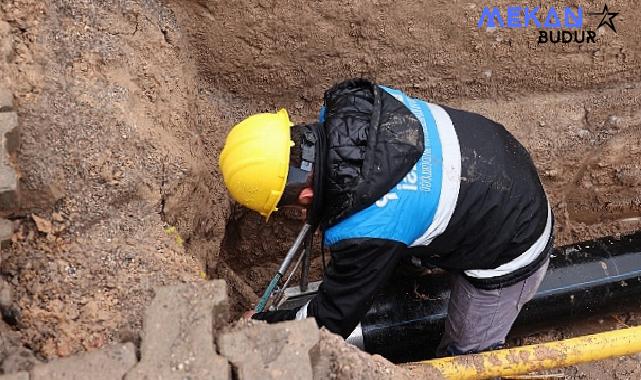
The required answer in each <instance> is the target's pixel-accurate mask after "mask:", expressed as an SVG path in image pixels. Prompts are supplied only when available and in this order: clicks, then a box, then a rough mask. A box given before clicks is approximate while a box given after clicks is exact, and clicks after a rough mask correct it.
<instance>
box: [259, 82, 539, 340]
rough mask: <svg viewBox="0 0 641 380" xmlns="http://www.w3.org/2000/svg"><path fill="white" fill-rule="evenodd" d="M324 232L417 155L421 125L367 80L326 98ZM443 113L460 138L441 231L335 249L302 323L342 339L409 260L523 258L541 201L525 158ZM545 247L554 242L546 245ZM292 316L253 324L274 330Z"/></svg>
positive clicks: (366, 202)
mask: <svg viewBox="0 0 641 380" xmlns="http://www.w3.org/2000/svg"><path fill="white" fill-rule="evenodd" d="M324 101H325V104H324V106H325V109H326V111H325V121H324V123H323V125H322V128H323V129H324V139H325V141H324V145H325V148H324V150H325V153H326V154H325V155H324V156H323V157H322V168H323V175H322V178H323V181H322V192H323V194H322V197H319V199H322V205H321V207H320V210H321V211H320V215H321V217H320V219H321V226H322V227H328V226H332V225H334V224H336V223H340V221H341V220H343V219H344V218H346V217H348V216H350V215H352V214H353V213H355V212H358V211H360V210H362V209H364V208H366V207H368V206H370V205H371V204H373V203H374V202H375V201H376V200H378V199H380V198H381V197H382V196H383V195H385V194H386V193H387V192H388V191H389V190H390V189H391V188H393V187H394V186H395V185H396V184H397V183H398V182H399V181H400V180H401V179H403V177H404V176H405V175H406V174H407V173H408V172H409V170H410V169H411V168H412V167H413V166H414V164H416V162H417V160H418V159H419V158H420V156H421V154H422V152H423V132H422V127H421V124H420V122H419V121H418V119H417V118H416V117H415V116H414V114H413V113H412V112H411V111H410V110H409V109H408V108H407V107H406V106H405V105H403V104H402V103H401V102H399V101H397V100H396V99H395V98H394V97H392V96H391V95H389V94H387V93H386V92H385V91H383V90H381V89H380V88H379V87H378V86H376V85H375V84H372V83H371V82H368V81H365V80H351V81H346V82H343V83H340V84H338V85H336V86H335V87H333V88H332V89H330V90H329V91H327V92H326V94H325V98H324ZM445 110H446V111H447V113H448V115H449V117H450V119H451V121H452V123H453V125H454V128H455V130H456V134H457V136H458V139H459V145H460V151H461V182H460V189H459V195H458V200H457V203H456V207H455V209H454V213H453V214H452V217H451V219H450V222H449V224H448V227H447V229H446V230H445V231H444V232H443V233H442V234H441V235H440V236H438V237H436V238H435V239H434V240H433V241H432V243H431V244H430V245H428V246H420V247H411V248H410V247H408V246H406V245H405V244H402V243H399V242H396V241H392V240H387V239H372V238H367V239H348V240H343V241H340V242H339V243H338V244H335V245H334V246H332V247H331V248H330V249H331V260H330V263H329V266H328V268H327V271H326V273H325V275H324V278H323V283H322V285H321V287H320V289H319V292H318V295H317V296H316V297H315V298H314V299H313V300H312V301H311V302H310V303H309V304H308V305H307V306H306V308H305V313H303V314H306V316H313V317H315V318H316V320H317V322H318V324H319V325H320V326H326V327H327V328H328V329H329V330H330V331H333V332H335V333H338V334H341V335H343V336H344V337H346V336H348V335H349V334H350V333H351V331H352V330H353V329H354V327H355V326H356V324H358V322H359V321H360V319H361V318H362V317H363V316H364V314H365V313H366V312H367V310H368V309H369V307H370V305H371V303H372V299H373V297H374V296H375V295H376V293H377V291H378V290H379V289H380V287H381V286H384V284H385V283H386V282H387V280H388V279H389V278H390V276H391V275H392V273H393V272H394V271H395V270H396V268H397V266H398V264H399V263H400V262H401V261H402V260H406V259H408V258H409V257H411V256H415V257H418V258H420V259H421V260H423V261H424V262H425V263H429V264H431V265H436V266H439V267H441V268H444V269H447V270H452V271H463V270H467V269H485V268H488V269H489V268H496V267H498V266H500V265H501V264H504V263H506V262H509V261H511V260H512V259H514V258H515V257H517V256H518V255H520V254H521V253H522V252H524V251H525V250H526V249H527V248H528V247H529V246H531V245H532V244H533V242H534V241H535V240H536V239H537V238H538V237H539V236H541V234H542V231H543V229H544V227H545V224H546V221H547V210H548V208H547V207H548V206H547V199H546V196H545V192H544V190H543V187H542V186H541V183H540V181H539V178H538V175H537V172H536V169H535V167H534V165H533V163H532V160H531V159H530V156H529V154H528V153H527V151H526V150H525V149H524V148H523V147H522V146H521V145H520V144H519V143H518V142H517V141H516V139H514V137H513V136H512V135H511V134H510V133H509V132H507V131H506V130H505V129H504V128H503V127H502V126H501V125H499V124H497V123H495V122H493V121H491V120H488V119H486V118H484V117H483V116H480V115H477V114H473V113H468V112H464V111H460V110H455V109H451V108H445ZM548 246H549V247H548V248H551V239H550V242H549V244H548ZM546 257H547V251H546V252H543V253H542V254H540V255H539V257H538V258H537V260H535V261H534V262H532V263H531V264H530V265H529V266H527V267H525V268H521V269H519V270H517V271H515V272H514V273H511V274H509V275H507V276H502V277H500V278H493V279H492V280H489V281H488V280H478V279H470V280H471V281H472V282H473V283H474V284H475V285H476V286H479V287H485V288H495V287H500V286H507V285H510V284H512V283H515V282H517V281H521V280H523V279H525V278H526V277H527V276H529V275H530V274H531V273H532V272H533V271H535V270H536V269H538V267H539V266H540V264H541V263H542V261H543V260H544V259H545V258H546ZM296 312H297V310H292V311H279V312H265V313H259V314H257V315H255V316H254V318H256V319H265V320H267V321H270V322H275V321H279V320H284V319H293V318H295V316H296Z"/></svg>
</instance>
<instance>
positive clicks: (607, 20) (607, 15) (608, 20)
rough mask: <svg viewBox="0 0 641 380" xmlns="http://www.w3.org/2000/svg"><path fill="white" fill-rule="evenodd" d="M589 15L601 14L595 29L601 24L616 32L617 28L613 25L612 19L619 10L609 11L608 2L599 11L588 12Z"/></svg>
mask: <svg viewBox="0 0 641 380" xmlns="http://www.w3.org/2000/svg"><path fill="white" fill-rule="evenodd" d="M588 14H589V15H590V16H603V17H602V18H601V22H600V23H599V26H597V27H596V28H597V29H600V28H601V27H602V26H608V27H609V28H610V29H612V31H613V32H614V33H616V32H617V29H616V28H615V27H614V21H613V20H612V19H613V18H615V17H616V16H617V15H618V14H619V12H610V11H609V10H608V4H604V5H603V11H602V12H601V13H598V12H597V13H588Z"/></svg>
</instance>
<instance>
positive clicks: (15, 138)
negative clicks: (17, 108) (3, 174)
mask: <svg viewBox="0 0 641 380" xmlns="http://www.w3.org/2000/svg"><path fill="white" fill-rule="evenodd" d="M0 136H4V138H3V139H2V142H1V143H2V147H3V148H2V149H4V150H5V153H8V154H14V153H15V152H16V151H17V150H18V145H19V137H20V136H19V134H18V114H17V113H15V112H0ZM5 159H6V156H4V155H3V157H2V160H5Z"/></svg>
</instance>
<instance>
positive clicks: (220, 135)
mask: <svg viewBox="0 0 641 380" xmlns="http://www.w3.org/2000/svg"><path fill="white" fill-rule="evenodd" d="M495 4H496V5H501V4H502V5H508V4H511V3H510V2H509V1H506V0H505V1H503V0H502V1H499V2H498V3H497V2H494V3H493V5H495ZM579 4H580V5H583V6H584V8H585V9H586V10H589V11H596V10H597V9H600V8H601V7H602V4H601V3H597V2H594V1H578V2H574V3H573V5H579ZM608 5H609V7H610V8H611V9H613V10H616V11H618V12H620V15H619V16H618V17H617V18H616V22H617V31H618V33H616V34H615V33H612V32H611V31H609V30H605V29H602V30H601V31H602V32H603V33H600V35H599V39H600V40H599V42H598V43H596V44H593V45H567V46H561V45H558V46H557V45H555V46H551V45H537V44H536V42H535V37H534V35H535V32H534V31H533V30H529V31H527V32H524V31H523V30H508V29H505V30H494V31H492V30H485V29H477V28H476V21H477V18H478V16H479V14H480V11H481V8H482V6H481V5H478V4H475V3H473V2H465V1H463V2H438V3H435V4H433V5H430V6H429V7H428V6H426V5H425V4H424V3H422V2H416V1H410V2H400V3H399V2H394V1H391V0H375V1H373V2H362V1H356V2H342V1H338V0H327V1H323V2H311V3H308V4H306V6H305V7H301V6H300V3H299V2H294V1H291V0H256V1H244V2H232V1H219V2H214V1H205V0H201V1H178V0H176V1H169V0H167V1H160V0H150V1H145V2H123V1H106V2H101V3H100V4H99V5H98V4H96V3H95V2H93V1H89V0H76V1H73V2H69V1H62V0H47V1H35V0H4V1H2V3H1V4H0V21H3V20H4V21H6V22H8V23H9V25H10V27H11V37H12V39H13V45H14V53H13V54H12V56H11V57H10V61H9V63H6V64H5V63H3V62H0V71H1V72H2V73H3V75H2V76H1V77H0V81H2V82H3V83H2V85H4V86H7V87H9V88H10V89H11V90H12V91H13V92H14V94H15V95H16V103H17V109H18V113H19V118H20V124H21V143H22V145H21V148H20V151H19V152H18V158H17V166H18V169H19V171H20V173H21V179H20V189H21V194H22V204H21V207H20V209H19V210H17V211H16V212H15V213H14V214H13V215H12V218H13V219H15V220H16V221H17V222H18V223H19V225H20V228H19V230H18V232H17V233H16V236H15V239H14V240H15V241H14V243H13V244H12V246H11V248H10V249H9V250H5V251H3V252H2V262H1V271H2V273H3V275H4V276H5V277H6V278H7V279H8V280H9V281H10V283H11V284H12V285H13V287H14V288H15V293H16V304H17V306H18V309H19V310H20V318H19V324H18V326H17V330H16V331H15V332H16V333H18V334H19V335H20V336H21V339H22V342H23V344H25V345H27V346H28V347H29V348H32V349H33V350H34V351H35V352H36V354H37V355H39V356H40V357H41V358H50V357H54V356H65V355H69V354H70V353H73V352H76V351H81V350H86V349H91V348H93V347H97V346H101V345H103V344H105V343H107V342H110V341H115V340H121V339H131V337H132V336H134V337H135V335H136V334H138V332H139V331H140V323H141V318H142V310H143V308H144V306H145V305H146V304H147V303H148V302H149V300H150V295H151V289H153V287H155V286H158V285H161V284H167V283H171V282H176V281H196V280H198V279H200V278H201V277H203V276H205V275H209V276H211V277H222V278H225V279H227V280H228V282H229V283H230V284H232V286H230V288H231V291H232V296H233V297H234V299H235V302H234V307H235V308H234V311H235V312H236V315H238V314H239V313H240V312H241V311H242V310H245V309H248V308H249V307H251V305H252V303H253V302H255V299H256V295H257V294H260V292H261V291H262V289H263V287H264V285H265V284H266V282H267V281H268V279H269V277H271V276H272V275H273V273H274V272H275V269H276V268H277V265H278V263H279V261H280V259H281V258H282V255H283V253H284V252H285V251H286V250H287V248H288V246H289V244H290V243H291V241H292V239H293V236H294V235H295V233H296V231H297V228H298V225H299V223H300V222H299V220H297V216H296V215H294V214H291V213H290V214H288V215H285V216H280V217H275V218H273V220H272V221H271V222H270V223H269V224H265V223H264V222H262V221H261V220H260V218H258V217H257V216H256V215H255V214H253V213H249V212H247V211H246V210H243V209H240V208H239V207H232V206H231V202H230V201H229V199H228V197H227V195H226V192H225V191H224V186H223V184H222V180H221V177H220V175H219V173H218V168H217V156H218V152H219V151H220V149H221V146H222V144H223V143H224V136H225V134H226V131H227V130H228V129H229V128H230V127H231V125H233V124H234V123H235V122H237V121H239V120H241V119H242V118H243V117H244V116H246V115H248V114H250V113H253V112H258V111H266V110H274V109H276V108H278V107H285V108H287V109H288V110H289V111H290V113H291V115H292V117H293V119H294V120H295V121H303V120H309V119H311V118H313V117H314V116H315V115H316V113H317V110H318V107H319V106H320V103H321V99H322V94H323V91H324V90H325V89H327V88H328V87H329V86H330V85H331V84H332V83H334V82H335V81H337V80H340V79H344V78H347V77H351V76H369V77H372V78H374V79H376V80H377V81H379V82H382V83H386V84H390V85H393V86H395V87H399V88H402V89H403V90H406V91H407V92H408V93H410V94H412V95H415V96H419V97H423V98H427V99H430V100H431V101H434V102H437V103H445V104H449V105H454V106H458V107H461V108H465V109H470V110H475V111H478V112H482V113H484V114H486V115H487V116H489V117H492V118H494V119H496V120H498V121H500V122H502V123H503V124H505V126H506V127H507V128H508V129H509V130H510V131H512V132H513V133H514V134H515V135H516V136H517V137H518V138H519V139H520V140H521V141H522V142H523V143H524V144H525V145H526V146H527V147H528V148H529V149H530V151H531V152H532V156H533V158H534V160H535V161H536V164H537V166H538V168H539V170H540V174H541V176H542V178H543V180H544V185H545V187H546V189H547V190H548V192H549V193H550V198H551V204H552V206H553V209H554V211H555V214H556V216H557V221H558V223H557V236H558V242H559V243H560V244H565V243H570V242H574V241H578V240H586V239H590V238H594V237H598V236H604V235H613V234H618V233H624V232H627V231H633V230H638V229H639V228H641V219H640V218H641V186H640V184H641V182H639V178H640V175H639V174H640V173H641V166H640V164H639V162H641V161H640V157H641V113H640V111H639V99H640V98H641V82H639V78H641V61H640V60H639V55H640V53H641V35H639V33H637V31H636V20H637V19H639V18H641V9H639V8H638V7H637V6H636V4H635V2H632V1H617V2H614V3H609V4H608ZM590 22H591V23H592V22H593V20H591V19H590ZM33 214H36V216H35V217H33V216H32V215H33ZM39 217H40V218H43V219H44V220H45V221H48V222H50V224H49V223H46V222H42V221H40V223H39V224H38V225H36V223H35V221H38V220H39V219H38V218H39ZM228 221H229V222H228ZM170 226H174V227H176V230H177V231H178V232H177V233H175V232H172V231H173V230H172V229H170V228H167V227H170ZM320 265H321V264H320V259H319V258H318V257H316V258H315V260H314V268H315V269H314V273H315V274H318V273H319V269H318V268H320ZM638 315H639V314H637V313H634V312H633V313H632V314H630V316H631V317H630V318H628V319H630V320H634V319H635V318H637V317H638ZM608 323H609V322H608ZM608 323H604V325H598V324H597V325H595V326H596V327H597V329H601V328H603V329H606V328H608V327H609V326H614V324H608ZM630 323H632V322H630ZM569 329H570V327H566V326H562V327H559V331H562V332H566V331H570V330H569ZM555 331H556V330H555ZM568 334H569V333H568ZM554 338H556V336H552V335H545V334H543V335H542V336H540V338H536V339H540V340H546V339H554ZM1 360H2V357H0V361H1ZM621 363H623V364H621ZM584 368H590V371H592V370H594V371H597V369H598V368H605V369H604V371H603V372H599V375H598V376H596V375H594V374H596V373H597V372H589V373H588V372H586V371H588V370H587V369H584ZM576 371H577V372H576V375H572V376H574V377H575V378H595V379H596V378H599V379H607V378H624V377H621V376H624V375H622V374H624V373H637V374H638V373H639V372H640V371H641V367H640V366H639V362H638V360H637V359H624V360H623V361H619V360H612V361H605V362H602V363H598V364H592V365H589V366H587V367H583V366H580V367H576ZM581 371H583V372H581ZM634 371H636V372H634ZM619 372H620V373H619ZM580 373H586V375H580ZM594 376H596V377H594ZM630 376H631V377H634V376H635V375H630Z"/></svg>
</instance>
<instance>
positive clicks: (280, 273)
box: [254, 223, 312, 313]
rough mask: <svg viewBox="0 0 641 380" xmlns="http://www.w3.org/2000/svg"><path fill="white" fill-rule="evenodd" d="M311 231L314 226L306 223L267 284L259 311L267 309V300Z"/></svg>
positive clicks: (257, 308)
mask: <svg viewBox="0 0 641 380" xmlns="http://www.w3.org/2000/svg"><path fill="white" fill-rule="evenodd" d="M311 231H312V226H311V225H309V224H307V223H305V225H303V228H302V229H301V230H300V232H299V233H298V236H297V237H296V240H294V244H293V245H292V247H291V248H290V249H289V251H288V252H287V255H286V256H285V259H284V260H283V262H282V264H280V268H278V272H276V275H275V276H274V278H272V280H271V281H270V282H269V285H268V286H267V289H265V292H264V293H263V295H262V297H260V301H259V302H258V305H256V308H255V309H254V310H255V311H256V312H257V313H260V312H262V311H264V310H265V307H266V306H267V302H268V301H269V299H270V298H271V296H272V294H273V293H274V290H275V289H276V287H277V286H278V283H279V282H280V279H281V278H283V276H284V275H285V273H286V272H287V269H289V266H290V265H291V263H292V260H293V259H294V257H295V256H296V253H298V252H299V251H300V248H301V246H302V245H303V242H305V241H306V240H307V237H308V235H309V233H310V232H311Z"/></svg>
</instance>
